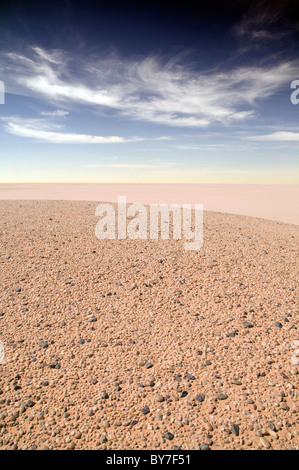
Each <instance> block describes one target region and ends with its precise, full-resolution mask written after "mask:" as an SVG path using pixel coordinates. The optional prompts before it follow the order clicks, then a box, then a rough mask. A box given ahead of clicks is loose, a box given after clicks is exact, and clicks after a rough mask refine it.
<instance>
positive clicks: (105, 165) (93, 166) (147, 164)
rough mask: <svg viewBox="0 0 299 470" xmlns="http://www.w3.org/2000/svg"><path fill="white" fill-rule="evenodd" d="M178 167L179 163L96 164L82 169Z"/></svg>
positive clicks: (83, 166)
mask: <svg viewBox="0 0 299 470" xmlns="http://www.w3.org/2000/svg"><path fill="white" fill-rule="evenodd" d="M175 165H178V163H177V162H160V163H111V164H104V163H102V164H94V165H92V164H91V165H82V168H103V167H105V168H121V169H129V170H131V169H143V170H147V169H148V170H153V169H163V168H169V167H172V166H175Z"/></svg>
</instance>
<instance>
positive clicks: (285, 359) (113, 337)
mask: <svg viewBox="0 0 299 470" xmlns="http://www.w3.org/2000/svg"><path fill="white" fill-rule="evenodd" d="M6 194H7V193H6ZM122 194H125V192H124V191H122ZM22 195H23V196H24V192H23V193H22ZM28 195H29V193H28ZM57 195H58V191H57V193H56V194H54V193H53V199H54V198H56V197H55V196H57ZM81 195H82V194H81ZM32 196H34V193H32V192H31V193H30V198H31V197H32ZM64 196H65V195H64ZM166 196H167V195H166V194H165V197H166ZM2 198H3V188H2ZM46 198H47V199H49V193H47V195H46ZM22 199H24V197H22ZM97 199H98V198H97ZM108 199H110V200H111V198H108ZM128 199H129V198H128ZM164 200H165V199H164ZM170 202H171V201H170ZM184 202H186V201H184ZM187 202H188V201H187ZM196 202H198V201H196ZM96 206H97V203H96V202H95V201H94V202H84V201H81V202H80V201H79V202H76V201H30V200H27V201H25V200H20V201H17V200H15V201H9V200H6V201H4V200H2V201H0V262H1V271H0V341H2V343H3V346H4V351H5V362H4V364H2V365H0V449H44V450H47V449H50V450H51V449H109V450H116V449H126V450H129V449H152V450H168V449H170V450H173V449H175V450H179V449H183V450H190V449H212V450H213V449H215V450H217V449H279V450H280V449H291V450H294V449H297V450H298V448H299V442H298V435H299V426H298V395H297V394H298V391H297V390H298V377H299V376H298V370H299V367H298V355H299V351H298V340H299V337H298V267H297V259H298V246H299V243H298V242H299V234H298V228H297V226H295V225H291V224H284V223H281V222H275V221H270V220H262V219H259V218H253V217H246V216H240V215H231V214H221V213H219V212H205V214H204V243H203V246H202V248H201V250H199V251H186V250H184V240H177V241H174V240H171V239H170V240H157V241H155V240H98V239H97V238H96V237H95V226H96V223H97V221H98V218H97V217H95V208H96ZM218 210H219V208H218Z"/></svg>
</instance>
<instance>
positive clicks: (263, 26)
mask: <svg viewBox="0 0 299 470" xmlns="http://www.w3.org/2000/svg"><path fill="white" fill-rule="evenodd" d="M292 3H293V4H295V1H294V0H284V1H283V2H282V1H281V0H260V1H257V2H251V5H250V7H249V9H248V10H247V12H246V13H245V14H244V16H243V18H242V20H241V21H240V22H239V23H237V24H236V25H235V27H234V28H233V33H234V34H235V35H236V36H237V37H238V38H239V39H242V40H244V41H246V42H247V43H248V41H250V42H260V41H269V40H270V41H279V40H281V39H282V38H283V37H284V36H286V35H290V34H291V33H292V32H293V30H294V29H295V28H296V25H291V23H290V21H286V12H287V10H288V7H289V6H290V5H291V4H292ZM282 22H283V23H284V28H282V27H281V23H282ZM278 24H279V25H280V28H278V27H277V26H278Z"/></svg>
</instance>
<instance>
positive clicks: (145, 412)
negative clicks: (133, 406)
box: [141, 406, 150, 415]
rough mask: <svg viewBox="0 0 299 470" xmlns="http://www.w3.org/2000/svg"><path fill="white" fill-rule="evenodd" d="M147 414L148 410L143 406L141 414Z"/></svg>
mask: <svg viewBox="0 0 299 470" xmlns="http://www.w3.org/2000/svg"><path fill="white" fill-rule="evenodd" d="M149 412H150V409H149V407H148V406H145V407H144V408H142V410H141V413H142V414H144V415H147V414H148V413H149Z"/></svg>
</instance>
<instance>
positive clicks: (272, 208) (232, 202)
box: [0, 183, 299, 225]
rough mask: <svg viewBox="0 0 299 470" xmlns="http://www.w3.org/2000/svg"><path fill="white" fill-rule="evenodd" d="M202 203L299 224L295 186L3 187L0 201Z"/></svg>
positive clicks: (211, 207)
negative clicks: (123, 198) (124, 199)
mask: <svg viewBox="0 0 299 470" xmlns="http://www.w3.org/2000/svg"><path fill="white" fill-rule="evenodd" d="M118 196H126V198H127V201H128V202H140V203H142V204H151V203H157V204H161V203H165V204H172V203H177V204H203V205H204V209H205V210H207V211H217V212H224V213H230V214H239V215H249V216H252V217H260V218H263V219H269V220H276V221H279V222H286V223H290V224H297V225H299V203H298V201H299V185H262V184H241V185H238V184H97V183H94V184H84V183H80V184H79V183H78V184H71V183H70V184H65V183H56V184H20V183H19V184H4V183H0V200H1V199H2V200H11V199H14V200H18V199H22V200H24V199H26V200H74V201H109V202H117V200H118Z"/></svg>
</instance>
